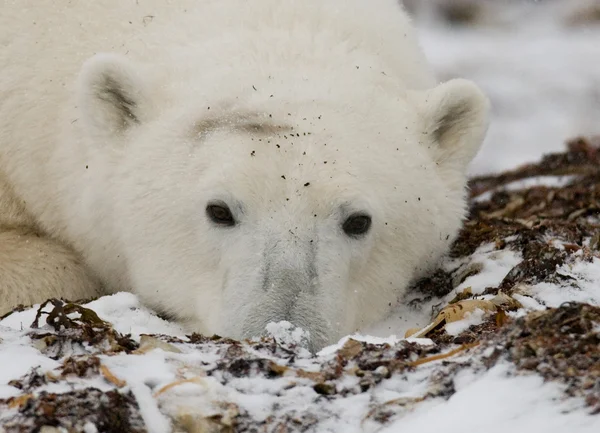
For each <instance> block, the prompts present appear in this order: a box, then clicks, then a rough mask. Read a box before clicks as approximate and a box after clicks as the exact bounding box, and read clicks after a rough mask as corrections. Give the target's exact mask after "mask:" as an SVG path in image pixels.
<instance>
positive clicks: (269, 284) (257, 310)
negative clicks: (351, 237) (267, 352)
mask: <svg viewBox="0 0 600 433" xmlns="http://www.w3.org/2000/svg"><path fill="white" fill-rule="evenodd" d="M319 292H320V287H319V278H318V273H317V270H316V265H315V263H314V255H312V254H311V253H310V252H308V253H304V254H303V253H299V252H298V251H296V252H294V251H290V250H289V249H288V250H283V249H280V248H277V249H276V250H272V252H271V254H270V255H269V256H268V257H267V262H266V264H265V267H264V271H263V280H262V287H261V290H259V294H258V296H257V299H256V304H255V305H254V307H253V308H252V311H251V312H250V314H249V315H248V317H247V318H246V320H245V323H244V326H243V328H244V331H243V334H244V337H254V336H258V335H265V333H266V326H267V325H268V324H269V323H271V322H281V321H286V322H290V323H291V324H292V325H293V326H295V327H297V328H301V329H302V330H304V331H306V332H308V333H309V338H308V341H307V342H306V345H307V349H309V350H310V351H312V352H315V351H317V350H319V349H321V348H322V347H323V346H324V345H325V344H327V343H328V338H327V336H328V334H329V332H328V328H327V322H326V320H325V318H324V312H323V303H322V302H320V293H319Z"/></svg>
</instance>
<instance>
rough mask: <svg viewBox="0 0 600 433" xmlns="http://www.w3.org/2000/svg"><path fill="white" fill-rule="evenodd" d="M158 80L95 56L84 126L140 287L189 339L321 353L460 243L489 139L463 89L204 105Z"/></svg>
mask: <svg viewBox="0 0 600 433" xmlns="http://www.w3.org/2000/svg"><path fill="white" fill-rule="evenodd" d="M151 75H152V74H151V72H149V71H148V70H145V69H144V68H142V67H141V66H139V65H136V64H132V63H131V62H130V61H129V60H126V59H124V58H120V57H117V56H110V55H99V56H96V57H94V58H93V59H91V60H90V61H89V62H88V63H87V64H86V66H85V67H84V70H83V73H82V80H81V85H80V88H79V97H80V101H79V105H80V107H81V110H82V122H80V124H82V125H83V126H82V128H83V133H84V134H86V136H87V141H88V142H89V143H90V146H91V147H92V148H93V149H94V152H95V154H96V155H98V158H99V159H100V160H101V161H103V164H104V165H105V172H106V173H107V175H106V177H107V181H106V182H107V187H106V191H105V192H104V194H105V195H106V197H105V200H107V201H108V202H110V203H111V206H113V208H114V209H113V213H114V220H115V226H116V230H117V232H118V243H119V245H120V246H119V248H120V249H121V251H122V254H123V259H124V260H126V261H127V267H128V272H129V277H130V280H131V284H132V286H133V290H134V291H135V292H136V293H138V294H139V295H140V296H141V298H142V299H143V300H144V301H145V302H146V303H147V304H149V305H150V306H152V307H154V308H156V309H157V310H160V311H163V312H166V313H168V314H170V315H172V316H175V317H177V318H179V319H180V320H182V321H184V322H187V323H188V324H189V326H190V327H192V328H193V329H194V330H196V331H199V332H204V333H217V334H221V335H226V336H231V337H234V338H246V337H248V338H249V337H254V336H260V335H261V334H263V333H264V331H265V327H266V325H267V324H269V323H270V322H278V321H283V320H285V321H289V322H291V323H293V324H294V325H296V326H298V327H301V328H303V329H304V330H306V331H308V332H309V333H310V347H311V348H312V349H314V350H316V349H319V348H321V347H323V346H324V345H326V344H328V343H331V342H334V341H335V340H336V339H338V338H339V337H341V336H343V335H346V334H348V333H351V332H353V331H355V330H357V329H359V328H360V327H362V326H365V325H368V324H370V323H372V322H374V321H376V320H378V319H381V318H383V317H384V316H385V315H386V314H388V313H389V312H390V311H391V310H392V308H393V307H394V306H395V305H396V304H397V303H398V301H399V300H400V298H401V297H402V295H403V294H404V293H405V291H406V289H407V287H408V285H409V284H410V282H411V281H412V280H414V279H415V278H417V277H419V276H420V275H422V273H423V272H424V271H426V270H427V269H428V268H430V267H431V266H432V265H434V264H435V263H436V261H437V260H438V259H439V257H440V256H441V255H442V254H443V253H444V252H445V251H446V250H447V248H448V247H449V245H450V243H451V242H452V241H453V240H454V239H455V236H456V235H457V232H458V230H459V228H460V226H461V222H462V220H463V218H464V216H465V211H466V200H465V195H466V194H465V182H466V181H465V179H466V177H465V173H466V168H467V165H468V163H469V162H470V161H471V159H472V158H473V157H474V155H475V154H476V153H477V151H478V149H479V147H480V145H481V143H482V140H483V138H484V134H485V131H486V128H487V120H486V119H487V112H488V103H487V99H486V98H485V97H484V96H483V94H482V93H481V91H480V90H479V89H478V88H477V87H476V86H475V85H474V84H472V83H471V82H468V81H465V80H452V81H449V82H446V83H443V84H440V85H439V86H437V87H435V88H432V89H430V90H426V91H409V90H406V89H404V90H403V89H402V88H401V86H398V87H397V88H396V87H393V86H391V87H388V88H384V87H383V86H382V85H373V86H369V85H368V80H363V81H365V82H363V83H362V85H361V86H360V87H359V86H353V85H351V83H342V81H343V80H344V78H343V77H338V78H336V79H332V80H330V81H327V82H326V83H325V84H324V86H326V87H327V91H326V94H323V93H318V91H317V90H315V91H314V92H313V91H312V90H311V89H314V88H315V86H314V84H313V85H310V86H308V85H307V86H306V87H302V85H301V84H297V83H295V85H294V86H290V85H288V84H289V83H286V82H284V81H281V82H277V83H273V82H270V81H269V79H270V77H264V80H263V81H260V80H261V78H260V77H255V81H253V82H246V83H240V84H239V85H238V86H237V87H236V86H230V87H235V89H233V90H231V89H228V88H227V87H225V86H222V87H219V86H220V84H219V83H217V82H216V83H215V84H214V86H215V87H217V88H219V92H221V93H220V94H222V98H221V99H219V100H213V101H211V102H206V100H205V99H204V98H201V97H198V96H195V95H194V90H193V89H194V86H193V85H192V84H190V85H186V86H172V87H169V86H168V85H165V84H164V78H162V79H159V78H157V79H154V78H151ZM186 77H187V76H186ZM187 78H189V77H187ZM192 79H193V78H192ZM156 80H163V81H159V82H157V81H156ZM390 80H393V78H390ZM226 81H227V80H226V79H224V81H223V82H226ZM254 83H259V84H254ZM317 87H318V86H317ZM273 89H275V90H273ZM349 89H350V90H349ZM311 92H313V93H311Z"/></svg>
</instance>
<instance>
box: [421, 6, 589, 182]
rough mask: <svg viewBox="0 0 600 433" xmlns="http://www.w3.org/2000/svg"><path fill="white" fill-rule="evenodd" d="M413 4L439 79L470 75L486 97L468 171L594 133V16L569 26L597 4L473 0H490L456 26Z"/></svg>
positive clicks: (507, 164)
mask: <svg viewBox="0 0 600 433" xmlns="http://www.w3.org/2000/svg"><path fill="white" fill-rule="evenodd" d="M415 3H419V5H420V7H421V9H422V12H421V13H420V14H419V15H418V17H419V18H418V23H419V30H420V35H421V40H422V45H423V47H424V49H425V51H426V54H427V56H428V58H429V59H430V61H431V62H432V63H433V64H434V65H435V67H436V69H437V71H438V74H439V76H440V79H444V80H445V79H448V78H452V77H459V76H460V77H464V78H469V79H472V80H474V81H476V82H477V83H478V84H479V85H480V86H481V87H482V88H483V89H484V90H485V91H486V93H487V94H488V95H489V96H490V98H491V100H492V104H493V117H492V123H491V126H490V130H489V135H488V138H487V141H486V143H485V147H484V149H483V151H482V152H481V153H480V154H479V156H478V157H477V159H476V160H475V161H474V163H473V165H472V173H473V174H482V173H485V172H495V171H501V170H506V169H510V168H514V167H515V166H516V165H517V164H520V163H522V162H524V161H535V160H537V159H538V157H539V156H540V155H541V154H542V153H545V152H551V151H557V150H561V149H562V148H563V144H564V141H565V140H566V139H568V138H571V137H573V136H578V135H594V134H600V20H598V21H596V22H595V24H594V21H592V22H591V23H581V24H578V25H575V24H571V25H570V24H569V23H570V21H572V18H571V17H573V16H575V15H576V14H577V13H583V12H582V11H583V10H584V8H585V7H589V6H586V5H590V4H591V5H593V4H595V5H598V4H599V2H597V1H595V2H590V1H581V0H565V1H558V0H554V1H553V0H546V1H522V2H518V1H514V0H512V1H500V0H498V1H490V0H481V1H480V3H482V4H486V5H490V6H486V7H485V8H483V9H484V11H485V12H483V13H482V15H483V16H482V18H481V19H480V20H481V21H482V23H481V24H480V25H474V26H473V27H461V28H458V29H457V28H455V27H448V26H444V25H440V22H439V20H438V19H437V18H436V17H435V16H434V17H432V16H431V15H432V13H431V11H430V8H428V7H427V4H428V3H432V1H431V0H424V1H421V2H415ZM471 3H476V2H471ZM516 4H522V6H520V7H516V6H515V5H516ZM598 10H600V5H598Z"/></svg>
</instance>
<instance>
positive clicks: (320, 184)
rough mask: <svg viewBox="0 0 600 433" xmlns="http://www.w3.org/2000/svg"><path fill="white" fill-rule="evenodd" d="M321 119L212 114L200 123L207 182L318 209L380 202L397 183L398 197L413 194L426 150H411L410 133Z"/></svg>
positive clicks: (302, 209)
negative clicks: (405, 141)
mask: <svg viewBox="0 0 600 433" xmlns="http://www.w3.org/2000/svg"><path fill="white" fill-rule="evenodd" d="M319 120H321V119H319V115H316V116H314V118H311V117H310V116H307V117H300V118H299V117H298V116H293V115H292V114H290V115H289V116H288V115H287V114H285V115H284V116H273V115H270V114H268V113H263V112H251V111H250V112H247V111H240V112H230V113H227V114H222V115H216V116H207V117H205V118H204V119H202V120H200V121H198V122H197V124H196V134H197V135H198V137H199V140H200V143H199V144H198V146H199V152H200V154H203V155H206V156H205V157H201V158H200V159H202V160H210V164H209V165H208V168H207V170H206V173H203V174H202V176H201V177H202V184H203V185H204V186H206V188H207V189H208V190H209V191H212V192H214V195H215V197H214V198H215V199H221V198H223V199H225V201H227V202H230V201H235V202H241V203H242V204H244V203H248V204H249V205H250V206H252V207H253V208H254V209H262V210H272V211H275V210H277V209H282V208H285V209H288V210H289V211H290V212H296V213H298V215H300V214H303V213H306V214H307V215H310V216H313V214H315V213H318V214H323V213H328V214H329V213H331V212H336V211H343V212H350V211H361V210H372V209H373V208H375V207H377V205H376V204H375V203H376V202H377V201H378V198H380V199H381V198H383V197H385V196H386V195H389V194H390V193H392V192H394V191H395V192H396V196H397V197H398V199H400V198H402V197H403V194H402V191H403V190H406V191H407V192H408V193H409V194H410V189H409V188H408V184H409V183H410V182H414V181H415V180H417V179H418V178H419V176H418V175H417V173H418V172H420V171H421V170H422V166H423V164H424V163H427V162H428V159H427V158H424V153H425V152H420V153H421V155H420V156H419V155H417V154H415V150H414V145H412V146H410V147H411V149H412V150H411V157H410V158H405V157H404V155H405V151H404V150H402V149H401V144H400V143H402V138H398V139H394V138H393V137H387V138H386V139H384V138H378V134H377V133H375V134H372V133H367V134H365V133H364V132H363V133H360V132H359V133H355V130H353V128H347V127H345V126H344V125H340V124H338V127H334V128H332V129H333V130H331V129H329V128H328V129H325V128H322V127H321V128H319V127H318V125H319ZM359 129H361V128H359ZM344 131H345V132H344ZM403 160H404V161H406V162H408V164H406V165H405V166H404V167H402V166H403V164H402V161H403ZM419 161H420V162H421V163H420V164H419ZM399 172H402V176H399V175H398V173H399ZM410 173H412V175H411V174H410ZM403 179H404V180H403Z"/></svg>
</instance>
